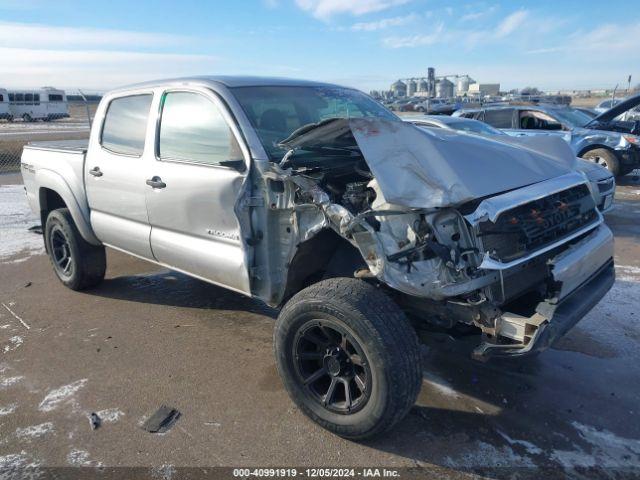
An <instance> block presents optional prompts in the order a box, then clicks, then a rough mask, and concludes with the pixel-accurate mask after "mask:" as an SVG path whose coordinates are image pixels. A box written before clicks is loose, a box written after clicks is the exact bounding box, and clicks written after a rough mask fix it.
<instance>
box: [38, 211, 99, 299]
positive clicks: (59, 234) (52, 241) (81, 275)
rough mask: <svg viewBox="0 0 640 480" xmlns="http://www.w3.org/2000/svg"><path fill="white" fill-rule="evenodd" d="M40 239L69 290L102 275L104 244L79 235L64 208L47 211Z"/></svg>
mask: <svg viewBox="0 0 640 480" xmlns="http://www.w3.org/2000/svg"><path fill="white" fill-rule="evenodd" d="M44 242H45V247H46V249H47V253H48V254H49V258H50V259H51V263H52V264H53V270H54V271H55V272H56V275H57V276H58V278H59V279H60V281H61V282H62V283H63V284H64V285H65V286H67V287H69V288H70V289H71V290H84V289H86V288H90V287H94V286H96V285H98V284H99V283H100V282H102V280H103V279H104V274H105V270H106V266H107V260H106V256H105V252H104V247H102V246H95V245H91V244H90V243H88V242H87V241H86V240H85V239H84V238H82V235H80V232H79V231H78V228H77V227H76V224H75V222H74V221H73V217H71V213H70V212H69V210H68V209H66V208H59V209H57V210H53V211H51V212H50V213H49V216H48V217H47V223H46V225H45V230H44Z"/></svg>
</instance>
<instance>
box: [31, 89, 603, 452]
mask: <svg viewBox="0 0 640 480" xmlns="http://www.w3.org/2000/svg"><path fill="white" fill-rule="evenodd" d="M566 151H567V152H568V154H567V155H563V154H561V153H559V154H557V155H553V154H545V153H542V152H540V151H536V150H534V149H529V148H524V147H519V146H517V145H513V144H512V143H509V142H502V141H500V139H499V138H493V139H490V138H483V137H480V136H473V135H464V134H460V133H457V132H455V131H447V130H442V131H437V130H427V129H420V128H418V127H416V126H414V125H412V124H409V123H406V122H402V121H401V120H400V119H399V118H398V117H396V116H395V115H394V114H392V113H390V112H389V111H388V110H386V109H385V108H383V107H382V106H381V105H380V104H378V103H377V102H375V101H374V100H372V99H371V98H369V97H368V96H366V95H364V94H362V93H361V92H358V91H356V90H353V89H349V88H343V87H339V86H335V85H329V84H323V83H315V82H307V81H294V80H285V79H264V78H247V77H199V78H186V79H177V80H167V81H158V82H152V83H146V84H139V85H134V86H130V87H126V88H122V89H118V90H115V91H112V92H110V93H108V94H107V95H105V96H104V98H103V99H102V101H101V103H100V106H99V107H98V109H97V112H96V115H95V119H94V121H93V128H92V131H91V138H90V139H89V141H88V143H87V142H84V143H82V142H63V143H34V144H30V145H29V146H27V147H25V149H24V152H23V155H22V173H23V177H24V183H25V187H26V191H27V197H28V201H29V203H30V204H31V207H32V208H33V210H34V211H35V212H37V214H39V215H40V217H41V219H42V224H43V226H44V240H45V245H46V249H47V252H48V254H49V256H50V258H51V261H52V263H53V268H54V271H55V273H56V275H57V277H58V278H59V279H60V281H62V283H64V284H65V285H66V286H67V287H69V288H71V289H74V290H82V289H86V288H90V287H96V286H97V285H98V284H99V283H100V282H101V281H102V280H103V278H104V274H105V246H108V247H111V248H115V249H117V250H121V251H123V252H126V253H129V254H131V255H134V256H136V257H140V258H143V259H146V260H149V261H151V262H154V263H156V264H159V265H162V266H165V267H167V268H171V269H173V270H177V271H180V272H184V273H186V274H187V275H191V276H193V277H196V278H199V279H202V280H204V281H206V282H211V283H213V284H216V285H220V286H223V287H225V288H228V289H231V290H234V291H236V292H238V293H240V294H243V295H248V296H252V297H255V298H258V299H260V300H262V301H264V302H265V303H267V304H269V305H271V306H274V307H279V308H281V310H280V314H279V316H278V319H277V322H276V326H275V334H274V343H275V347H274V349H275V355H276V361H277V366H278V370H279V372H280V375H281V377H282V379H283V382H284V385H285V387H286V389H287V390H288V392H289V394H290V395H291V398H292V399H293V400H294V402H295V403H296V404H297V405H298V406H299V408H300V409H301V410H302V411H303V412H304V413H305V414H306V415H308V416H309V417H310V418H311V419H313V420H314V421H316V422H317V423H318V424H320V425H321V426H323V427H324V428H327V429H328V430H330V431H332V432H335V433H336V434H338V435H341V436H344V437H347V438H352V439H362V438H366V437H369V436H372V435H374V434H377V433H380V432H382V431H384V430H386V429H388V428H390V427H391V426H392V425H394V424H395V423H396V422H398V421H399V420H400V419H401V418H402V417H403V416H404V415H405V414H406V413H407V411H408V410H409V408H410V407H411V406H412V405H413V404H414V402H415V399H416V396H417V395H418V392H419V390H420V386H421V380H422V376H421V363H420V349H419V342H418V335H417V331H421V332H422V331H424V330H427V331H428V329H427V327H428V328H429V329H431V331H433V330H434V329H446V330H447V331H449V332H455V331H456V330H457V331H460V330H462V329H464V330H465V333H467V334H468V333H469V331H471V332H472V333H476V334H477V338H478V340H477V341H478V344H477V348H475V350H474V352H473V355H474V356H475V357H476V358H478V359H481V360H486V359H488V358H491V357H496V356H501V357H518V356H523V355H528V354H533V353H536V352H539V351H541V350H543V349H544V348H546V347H548V346H550V345H551V344H552V343H553V342H554V341H555V340H556V339H558V338H559V337H561V336H563V335H564V334H565V333H566V332H567V331H568V330H569V329H570V328H571V327H572V326H573V325H574V324H575V323H576V322H578V321H579V320H580V319H581V318H582V317H583V316H584V315H585V314H586V313H587V312H588V311H589V310H590V309H591V308H592V307H593V306H594V305H595V304H596V303H598V301H599V300H600V299H601V298H602V297H603V296H604V295H605V293H606V292H607V291H608V290H609V288H610V287H611V285H612V283H613V281H614V268H613V238H612V234H611V231H610V230H609V228H608V227H607V226H606V225H605V224H604V223H603V217H602V215H601V214H600V212H599V211H598V210H597V208H596V207H595V204H594V201H593V198H592V196H591V195H590V191H589V187H588V184H587V180H586V177H585V175H584V174H581V173H579V172H576V170H575V161H576V160H575V157H574V155H573V154H572V153H571V152H570V151H569V150H568V149H567V150H566Z"/></svg>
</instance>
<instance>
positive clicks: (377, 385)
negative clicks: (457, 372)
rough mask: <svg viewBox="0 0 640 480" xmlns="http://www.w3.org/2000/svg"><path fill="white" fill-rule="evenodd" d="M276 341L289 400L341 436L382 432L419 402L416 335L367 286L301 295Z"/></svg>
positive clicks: (344, 281)
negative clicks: (417, 398) (416, 400)
mask: <svg viewBox="0 0 640 480" xmlns="http://www.w3.org/2000/svg"><path fill="white" fill-rule="evenodd" d="M274 340H275V341H274V345H275V353H276V360H277V365H278V371H279V372H280V375H281V377H282V379H283V381H284V384H285V387H286V389H287V391H288V392H289V395H290V396H291V398H292V400H293V401H294V402H295V403H296V404H297V406H298V407H299V408H300V409H301V410H302V412H303V413H304V414H306V415H307V416H308V417H309V418H311V419H312V420H313V421H314V422H316V423H318V424H319V425H320V426H322V427H324V428H326V429H327V430H329V431H331V432H333V433H335V434H337V435H340V436H342V437H346V438H351V439H364V438H368V437H371V436H373V435H376V434H378V433H381V432H383V431H385V430H387V429H389V428H391V427H392V426H393V425H395V424H396V423H397V422H398V421H400V420H401V419H402V418H403V417H404V416H405V415H406V413H407V412H408V411H409V409H410V408H411V406H413V404H414V403H415V399H416V397H417V395H418V392H419V390H420V385H421V382H422V374H421V371H422V370H421V366H420V349H419V344H418V339H417V337H416V334H415V332H414V330H413V328H412V327H411V326H410V324H409V322H408V320H407V318H406V317H405V315H404V313H403V312H402V311H401V310H400V308H399V307H398V306H397V305H396V304H395V303H394V302H393V301H392V300H391V299H390V298H389V297H387V295H385V294H384V293H383V292H381V291H380V289H378V288H376V287H375V286H373V285H370V284H368V283H366V282H364V281H362V280H357V279H350V278H335V279H329V280H324V281H322V282H319V283H317V284H315V285H312V286H311V287H308V288H306V289H304V290H302V291H301V292H300V293H298V294H297V295H296V296H295V297H293V298H292V299H291V300H290V301H289V302H288V303H287V304H286V305H285V307H284V308H283V310H282V312H281V313H280V315H279V316H278V321H277V323H276V329H275V334H274Z"/></svg>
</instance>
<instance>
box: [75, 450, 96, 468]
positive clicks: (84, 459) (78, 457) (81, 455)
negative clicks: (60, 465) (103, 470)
mask: <svg viewBox="0 0 640 480" xmlns="http://www.w3.org/2000/svg"><path fill="white" fill-rule="evenodd" d="M67 463H69V464H70V465H74V466H77V467H101V466H102V463H101V462H96V461H95V460H91V459H90V455H89V452H87V451H85V450H79V449H77V448H74V449H73V450H71V451H70V452H69V454H68V455H67Z"/></svg>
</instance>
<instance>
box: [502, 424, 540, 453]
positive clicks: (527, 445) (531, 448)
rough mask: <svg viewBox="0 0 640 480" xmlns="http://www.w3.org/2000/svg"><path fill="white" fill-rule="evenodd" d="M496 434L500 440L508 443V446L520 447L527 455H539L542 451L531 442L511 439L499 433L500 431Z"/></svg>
mask: <svg viewBox="0 0 640 480" xmlns="http://www.w3.org/2000/svg"><path fill="white" fill-rule="evenodd" d="M497 432H498V434H499V435H500V436H501V437H502V438H504V439H505V440H506V441H507V443H509V445H520V446H521V447H524V448H525V450H526V451H527V453H528V454H529V455H539V454H541V453H543V450H542V449H541V448H540V447H538V446H536V445H534V444H533V443H531V442H528V441H526V440H517V439H513V438H511V437H510V436H509V435H507V434H506V433H504V432H501V431H500V430H497Z"/></svg>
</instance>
